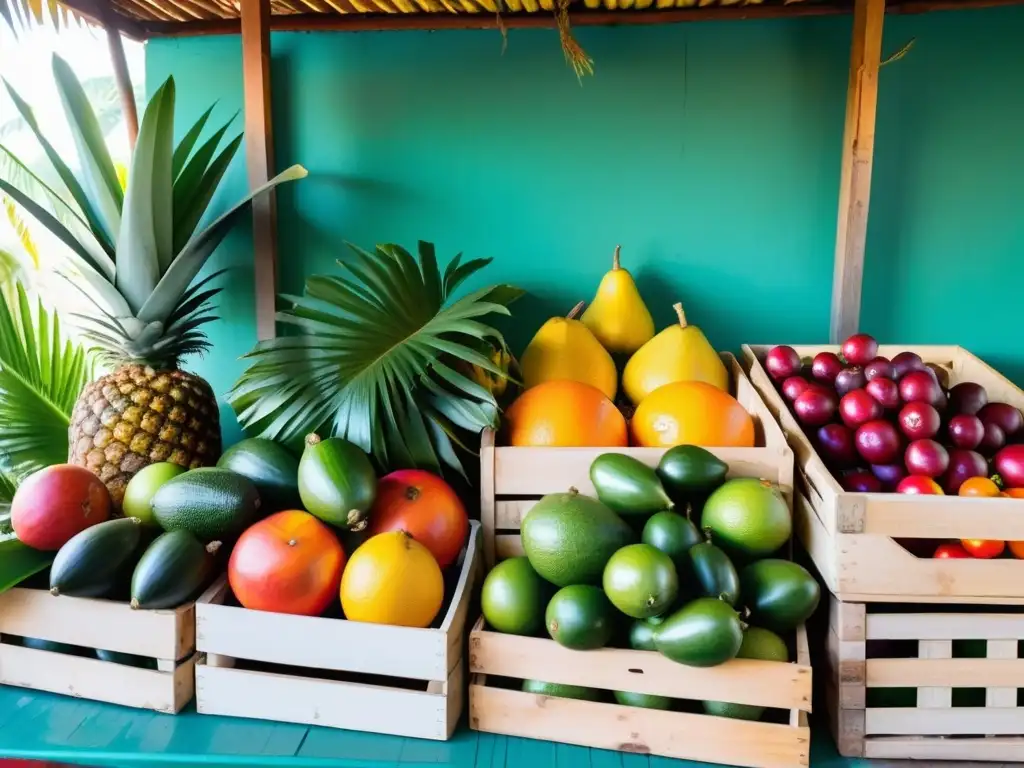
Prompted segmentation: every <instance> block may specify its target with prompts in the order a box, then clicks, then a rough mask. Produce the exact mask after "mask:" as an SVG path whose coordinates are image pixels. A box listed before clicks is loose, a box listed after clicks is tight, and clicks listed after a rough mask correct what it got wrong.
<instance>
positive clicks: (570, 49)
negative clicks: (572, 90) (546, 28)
mask: <svg viewBox="0 0 1024 768" xmlns="http://www.w3.org/2000/svg"><path fill="white" fill-rule="evenodd" d="M569 2H570V0H558V6H557V10H556V11H555V23H556V24H557V25H558V37H559V39H560V40H561V42H562V53H564V54H565V60H566V61H567V62H568V63H569V66H571V67H572V68H573V71H574V72H575V73H576V78H577V79H578V80H579V81H580V83H582V82H583V75H593V74H594V60H593V59H592V58H590V57H589V56H587V52H586V51H584V50H583V48H581V47H580V44H579V43H578V42H576V38H575V37H573V34H572V29H571V28H570V26H569Z"/></svg>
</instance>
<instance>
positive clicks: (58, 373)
mask: <svg viewBox="0 0 1024 768" xmlns="http://www.w3.org/2000/svg"><path fill="white" fill-rule="evenodd" d="M8 293H9V292H6V291H5V292H4V293H3V294H0V297H2V298H0V470H4V471H7V472H10V473H12V474H13V475H14V476H21V475H23V474H26V473H28V472H33V471H35V470H37V469H41V468H42V467H46V466H49V465H51V464H61V463H63V462H65V461H67V457H68V424H69V423H70V416H71V410H72V408H73V407H74V404H75V399H76V398H77V397H78V394H79V392H81V390H82V388H83V387H85V385H86V384H87V383H88V382H89V379H90V378H91V374H92V367H91V365H90V360H89V359H88V357H87V355H86V353H85V350H84V349H83V348H82V347H80V346H77V345H74V344H72V343H71V342H70V341H69V340H67V339H65V338H64V337H63V336H62V334H61V328H60V320H59V318H58V315H57V313H56V312H48V311H47V310H46V309H45V308H44V307H43V305H42V302H39V303H38V304H37V306H36V308H35V311H33V308H32V305H31V303H30V301H29V298H28V294H27V293H26V291H25V288H24V287H23V286H22V285H21V284H20V283H17V284H16V285H15V290H14V291H13V292H10V293H13V295H8Z"/></svg>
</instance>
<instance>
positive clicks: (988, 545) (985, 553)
mask: <svg viewBox="0 0 1024 768" xmlns="http://www.w3.org/2000/svg"><path fill="white" fill-rule="evenodd" d="M960 543H961V544H963V547H964V549H966V550H967V551H968V552H969V553H970V554H971V556H972V557H980V558H982V559H985V560H989V559H991V558H993V557H999V556H1000V555H1001V554H1003V550H1004V549H1006V542H1005V541H999V540H998V539H960Z"/></svg>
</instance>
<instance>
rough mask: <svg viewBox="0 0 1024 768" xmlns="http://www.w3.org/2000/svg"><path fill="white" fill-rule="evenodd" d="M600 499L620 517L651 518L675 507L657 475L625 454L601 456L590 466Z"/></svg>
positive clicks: (591, 479) (640, 462)
mask: <svg viewBox="0 0 1024 768" xmlns="http://www.w3.org/2000/svg"><path fill="white" fill-rule="evenodd" d="M590 481H591V482H592V483H593V484H594V489H595V490H596V491H597V498H598V499H600V501H601V503H602V504H605V505H606V506H608V508H609V509H611V510H612V511H613V512H617V513H618V514H620V515H651V514H654V513H655V512H660V511H661V510H664V509H669V508H670V507H671V506H672V499H670V498H669V497H668V494H667V493H665V489H664V488H663V487H662V486H661V481H660V480H659V479H658V475H657V473H655V471H654V470H653V469H651V468H650V467H648V466H647V465H646V464H644V463H643V462H642V461H638V460H637V459H634V458H633V457H632V456H627V455H626V454H624V453H602V454H601V455H600V456H598V457H597V458H596V459H594V461H593V463H591V465H590Z"/></svg>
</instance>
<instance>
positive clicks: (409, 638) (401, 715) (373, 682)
mask: <svg viewBox="0 0 1024 768" xmlns="http://www.w3.org/2000/svg"><path fill="white" fill-rule="evenodd" d="M479 538H480V524H479V523H477V522H473V523H472V524H471V530H470V536H469V542H468V545H467V547H466V551H465V555H464V557H463V561H462V567H461V569H460V571H459V576H458V580H457V582H456V584H455V587H454V590H453V592H452V598H451V602H450V603H449V605H448V608H447V610H446V612H445V613H444V615H443V617H442V619H441V623H440V625H439V626H438V627H437V628H436V629H435V628H430V629H416V628H408V627H393V626H385V625H381V624H366V623H361V622H355V621H346V620H344V619H334V618H319V617H308V616H289V615H286V614H280V613H268V612H264V611H250V610H247V609H245V608H241V607H238V606H237V604H233V605H232V604H229V603H230V602H232V601H231V591H230V587H229V586H228V584H227V580H226V579H221V580H220V581H219V582H217V583H216V584H214V585H213V587H211V588H210V589H209V590H207V592H206V593H205V594H203V595H202V596H201V597H200V598H199V600H197V601H196V647H197V648H198V650H199V651H200V652H201V654H203V655H201V656H200V659H199V660H198V662H197V663H196V707H197V709H198V710H199V712H200V713H202V714H207V715H232V716H236V717H252V718H257V719H260V720H276V721H281V722H289V723H304V724H308V725H323V726H329V727H333V728H346V729H349V730H356V731H370V732H373V733H385V734H391V735H395V736H412V737H418V738H424V739H436V740H442V741H443V740H446V739H448V738H450V737H451V735H452V732H453V731H454V730H455V724H456V722H457V721H458V719H459V716H460V715H461V713H462V706H463V702H464V697H465V678H464V653H463V646H464V645H465V631H466V619H467V615H468V613H469V606H470V603H471V601H472V593H473V586H474V584H475V581H476V578H477V575H478V569H479V559H480V558H479V548H480V545H479ZM268 665H273V666H268Z"/></svg>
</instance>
